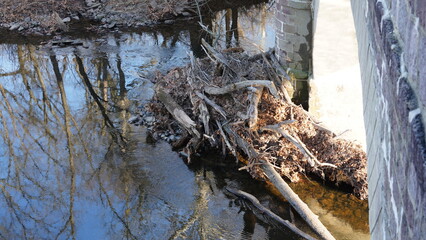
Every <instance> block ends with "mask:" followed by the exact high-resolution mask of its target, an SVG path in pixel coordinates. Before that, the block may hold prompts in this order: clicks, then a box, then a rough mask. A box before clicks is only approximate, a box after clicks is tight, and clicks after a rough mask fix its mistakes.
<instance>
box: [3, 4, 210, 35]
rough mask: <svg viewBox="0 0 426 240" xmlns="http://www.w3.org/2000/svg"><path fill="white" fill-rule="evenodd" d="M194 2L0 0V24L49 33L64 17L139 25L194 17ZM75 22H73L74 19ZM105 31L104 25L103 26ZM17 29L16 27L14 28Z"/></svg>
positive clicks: (28, 30) (57, 27)
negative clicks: (180, 17) (79, 17)
mask: <svg viewBox="0 0 426 240" xmlns="http://www.w3.org/2000/svg"><path fill="white" fill-rule="evenodd" d="M202 2H204V1H202V0H199V1H198V5H197V4H196V2H195V1H194V0H183V1H179V0H109V1H105V2H98V1H94V2H93V3H90V4H86V3H85V1H84V0H17V1H15V0H0V24H2V26H4V27H7V28H10V27H11V26H13V25H15V24H19V27H22V28H23V29H25V31H22V33H30V34H31V33H48V32H53V31H56V30H57V29H61V30H62V31H67V30H68V26H67V25H66V24H65V25H64V23H61V19H63V18H65V17H75V16H83V17H84V18H86V19H89V20H93V21H94V22H97V23H99V24H94V25H93V26H91V28H94V29H100V28H99V27H100V26H102V25H111V24H112V25H113V26H125V27H129V26H140V25H143V24H144V23H147V22H154V23H155V22H158V21H164V20H166V19H174V18H176V17H177V16H179V15H183V13H184V15H185V16H191V15H196V13H197V10H196V9H197V7H199V6H200V5H202ZM74 21H75V20H74ZM103 27H104V28H105V26H103ZM13 29H16V28H13Z"/></svg>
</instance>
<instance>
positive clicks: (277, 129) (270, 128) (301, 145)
mask: <svg viewBox="0 0 426 240" xmlns="http://www.w3.org/2000/svg"><path fill="white" fill-rule="evenodd" d="M262 130H263V131H265V130H266V131H272V132H276V133H278V134H280V135H281V136H283V137H285V138H286V139H287V140H289V141H290V142H291V143H293V144H294V145H295V146H296V147H297V148H299V150H300V151H301V152H302V153H303V155H305V157H306V159H307V160H308V163H309V165H311V167H315V166H320V167H332V168H337V167H336V165H334V164H331V163H322V162H320V161H319V160H318V159H317V158H316V157H315V155H314V154H312V153H311V151H309V149H308V148H306V145H305V144H304V143H303V142H302V141H301V140H300V139H299V138H298V137H297V136H291V135H290V134H289V133H288V132H287V131H286V130H284V129H282V128H281V127H280V126H279V125H278V124H274V125H268V126H265V127H263V128H262Z"/></svg>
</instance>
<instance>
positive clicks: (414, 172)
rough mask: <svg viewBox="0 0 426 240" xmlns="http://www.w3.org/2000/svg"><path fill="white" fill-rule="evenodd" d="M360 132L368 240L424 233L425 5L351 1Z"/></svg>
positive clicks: (400, 0) (401, 0) (412, 0)
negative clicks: (361, 107) (360, 85)
mask: <svg viewBox="0 0 426 240" xmlns="http://www.w3.org/2000/svg"><path fill="white" fill-rule="evenodd" d="M351 2H352V10H353V15H354V20H355V26H356V30H357V38H358V46H359V59H360V65H361V75H362V76H361V77H362V81H363V100H364V122H365V126H366V134H367V154H368V182H369V207H370V216H369V218H370V231H371V238H372V239H424V236H426V182H425V180H426V144H425V141H426V138H425V131H424V119H426V118H425V117H426V109H425V106H426V80H425V79H424V78H425V76H426V72H425V71H426V56H425V54H424V53H425V51H426V50H425V49H426V31H425V30H426V17H425V15H426V12H425V11H426V2H425V1H424V0H368V1H367V0H351Z"/></svg>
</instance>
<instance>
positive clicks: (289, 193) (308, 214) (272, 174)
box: [223, 125, 335, 240]
mask: <svg viewBox="0 0 426 240" xmlns="http://www.w3.org/2000/svg"><path fill="white" fill-rule="evenodd" d="M223 128H224V130H225V131H226V132H227V133H228V135H231V136H232V137H233V138H234V141H235V142H236V144H237V145H238V147H240V148H241V149H242V150H243V151H244V152H245V154H246V155H247V156H248V157H249V158H254V159H258V158H259V154H258V153H257V151H256V150H255V149H254V148H253V146H251V145H250V144H249V143H247V142H246V141H245V140H244V139H242V138H241V137H240V136H238V135H237V134H236V133H235V132H234V131H232V129H231V128H230V127H229V126H228V125H225V126H223ZM259 161H260V162H261V163H262V165H261V167H262V169H263V171H264V173H265V174H266V176H267V177H268V179H269V180H270V181H271V183H272V184H273V185H274V186H275V187H276V188H277V189H278V191H279V192H280V193H281V194H282V195H283V196H284V197H285V198H286V199H287V201H288V202H289V203H290V204H291V205H292V206H293V208H294V209H295V210H296V211H297V212H298V213H299V215H300V216H301V217H302V218H303V219H304V220H305V221H306V223H307V224H308V225H309V226H310V227H311V228H312V229H313V230H314V231H315V232H316V233H318V235H319V236H320V237H321V238H322V239H324V240H334V239H335V238H334V237H333V236H332V235H331V233H330V232H329V231H328V230H327V228H326V227H325V226H324V225H323V224H322V223H321V221H320V220H319V219H318V216H317V215H315V214H314V213H313V212H312V211H311V210H310V209H309V207H308V206H307V205H306V204H305V203H304V202H303V201H302V200H301V199H300V198H299V196H298V195H297V194H296V193H295V192H293V190H292V189H291V188H290V186H288V184H287V183H286V182H285V181H284V180H283V179H282V178H281V176H280V175H279V174H278V173H277V172H276V171H275V169H274V167H273V166H272V164H270V163H269V162H268V161H264V160H259Z"/></svg>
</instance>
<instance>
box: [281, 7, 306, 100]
mask: <svg viewBox="0 0 426 240" xmlns="http://www.w3.org/2000/svg"><path fill="white" fill-rule="evenodd" d="M275 4H276V7H275V24H276V26H275V29H276V37H275V55H276V57H277V59H278V60H279V62H280V63H281V65H283V66H285V67H286V68H289V69H290V71H291V72H292V73H293V75H294V76H295V77H296V78H297V79H299V80H296V82H295V86H294V87H295V92H294V96H293V97H294V99H295V103H296V104H302V105H303V107H304V108H308V106H309V101H308V98H309V86H308V77H309V75H311V73H312V41H313V31H314V28H313V23H314V21H313V19H314V16H313V14H314V13H313V11H312V9H313V8H312V0H276V3H275Z"/></svg>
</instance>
